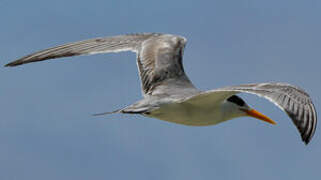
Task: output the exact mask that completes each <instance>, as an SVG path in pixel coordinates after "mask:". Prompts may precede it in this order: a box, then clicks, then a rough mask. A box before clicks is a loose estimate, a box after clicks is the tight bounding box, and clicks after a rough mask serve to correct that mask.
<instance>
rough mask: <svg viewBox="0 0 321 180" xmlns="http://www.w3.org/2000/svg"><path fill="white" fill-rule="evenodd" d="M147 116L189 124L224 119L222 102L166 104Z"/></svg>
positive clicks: (202, 124)
mask: <svg viewBox="0 0 321 180" xmlns="http://www.w3.org/2000/svg"><path fill="white" fill-rule="evenodd" d="M146 116H148V117H153V118H157V119H160V120H164V121H168V122H174V123H178V124H184V125H189V126H208V125H215V124H217V123H220V122H222V121H224V117H223V116H224V115H223V111H222V106H221V104H220V103H213V105H211V106H208V105H204V106H202V105H199V104H198V105H193V104H187V103H172V104H165V105H162V106H161V107H160V108H158V109H156V110H154V111H152V112H150V114H148V115H146Z"/></svg>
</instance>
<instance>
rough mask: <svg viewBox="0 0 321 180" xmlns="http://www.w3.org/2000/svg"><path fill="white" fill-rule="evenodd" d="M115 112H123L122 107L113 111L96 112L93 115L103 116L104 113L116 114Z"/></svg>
mask: <svg viewBox="0 0 321 180" xmlns="http://www.w3.org/2000/svg"><path fill="white" fill-rule="evenodd" d="M115 113H121V109H117V110H115V111H111V112H103V113H96V114H93V116H103V115H109V114H115Z"/></svg>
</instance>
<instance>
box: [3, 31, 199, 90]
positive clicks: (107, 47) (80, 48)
mask: <svg viewBox="0 0 321 180" xmlns="http://www.w3.org/2000/svg"><path fill="white" fill-rule="evenodd" d="M185 43H186V39H185V38H183V37H180V36H175V35H170V34H159V33H142V34H130V35H120V36H113V37H105V38H96V39H90V40H85V41H79V42H73V43H68V44H64V45H61V46H57V47H53V48H49V49H45V50H42V51H39V52H35V53H33V54H30V55H27V56H24V57H22V58H20V59H18V60H16V61H13V62H10V63H8V64H7V65H5V66H17V65H22V64H27V63H31V62H37V61H43V60H48V59H55V58H61V57H69V56H78V55H91V54H98V53H112V52H122V51H133V52H136V53H137V66H138V69H139V73H140V77H141V82H142V89H143V93H144V94H153V92H154V91H155V90H156V89H157V87H159V88H158V89H159V90H158V92H157V93H164V92H162V91H165V90H166V89H169V88H168V87H169V86H173V85H175V84H177V83H178V84H180V85H179V86H180V87H192V88H193V87H194V86H193V85H192V84H191V82H190V81H189V79H188V78H187V76H186V75H185V73H184V69H183V65H182V56H183V50H184V47H185Z"/></svg>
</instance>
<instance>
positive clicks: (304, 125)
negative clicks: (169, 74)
mask: <svg viewBox="0 0 321 180" xmlns="http://www.w3.org/2000/svg"><path fill="white" fill-rule="evenodd" d="M242 92H245V93H251V94H255V95H258V96H261V97H264V98H266V99H268V100H270V101H271V102H273V103H274V104H275V105H277V106H278V107H279V108H280V109H282V110H283V111H285V112H286V113H287V114H288V116H289V117H290V118H291V119H292V121H293V123H294V124H295V126H296V127H297V129H298V130H299V132H300V134H301V137H302V140H303V141H304V142H305V143H306V144H308V143H309V142H310V140H311V138H312V137H313V135H314V132H315V129H316V125H317V114H316V111H315V108H314V105H313V103H312V100H311V98H310V96H309V95H308V94H307V93H306V92H305V91H304V90H302V89H301V88H298V87H295V86H292V85H289V84H285V83H259V84H244V85H239V86H230V87H225V88H220V89H216V90H211V91H206V92H203V93H201V94H199V95H196V96H193V97H191V98H188V99H186V100H185V101H194V102H195V101H196V102H197V101H202V100H206V101H210V99H211V98H217V97H220V98H222V100H223V99H226V98H228V97H230V96H231V95H233V94H237V93H242Z"/></svg>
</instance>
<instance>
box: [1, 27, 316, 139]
mask: <svg viewBox="0 0 321 180" xmlns="http://www.w3.org/2000/svg"><path fill="white" fill-rule="evenodd" d="M186 42H187V40H186V38H184V37H182V36H178V35H172V34H162V33H138V34H127V35H119V36H111V37H103V38H95V39H89V40H84V41H78V42H72V43H68V44H64V45H60V46H57V47H53V48H49V49H45V50H42V51H38V52H35V53H32V54H30V55H27V56H24V57H22V58H20V59H18V60H15V61H12V62H10V63H8V64H6V65H5V66H7V67H8V66H18V65H22V64H27V63H31V62H36V61H43V60H48V59H55V58H62V57H69V56H78V55H91V54H99V53H116V52H123V51H132V52H135V53H136V55H137V61H136V62H137V67H138V71H139V75H140V80H141V88H142V96H143V99H141V100H139V101H137V102H135V103H134V104H132V105H129V106H127V107H125V108H122V109H118V110H115V111H112V112H106V113H100V114H96V115H105V114H112V113H126V114H140V115H143V116H147V117H152V118H157V119H160V120H164V121H169V122H174V123H178V124H184V125H190V126H208V125H215V124H218V123H221V122H224V121H227V120H230V119H234V118H238V117H244V116H250V117H254V118H257V119H260V120H263V121H266V122H268V123H271V124H276V123H275V122H274V121H273V120H272V119H270V118H269V117H267V116H265V115H263V114H262V113H260V112H258V111H256V110H254V109H253V108H251V107H250V106H249V105H247V103H245V101H244V100H243V99H241V98H240V97H239V96H237V95H236V94H238V93H250V94H255V95H258V96H260V97H263V98H266V99H268V100H269V101H271V102H272V103H274V104H275V105H276V106H278V107H279V108H280V109H281V110H283V111H284V112H286V113H287V115H288V116H289V117H290V118H291V119H292V121H293V123H294V125H295V126H296V127H297V129H298V130H299V132H300V134H301V138H302V141H303V142H305V144H308V143H309V142H310V140H311V138H312V137H313V135H314V132H315V129H316V124H317V114H316V111H315V107H314V105H313V103H312V100H311V98H310V96H309V95H308V94H307V93H306V92H305V91H304V90H302V89H301V88H299V87H296V86H293V85H290V84H287V83H277V82H269V83H255V84H243V85H237V86H229V87H224V88H219V89H214V90H209V91H201V90H199V89H197V88H196V87H195V86H194V85H193V84H192V82H191V81H190V80H189V78H188V77H187V75H186V74H185V71H184V68H183V63H182V60H183V52H184V48H185V45H186Z"/></svg>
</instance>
